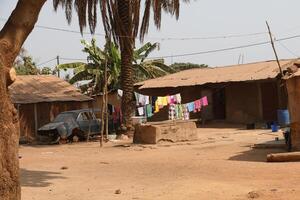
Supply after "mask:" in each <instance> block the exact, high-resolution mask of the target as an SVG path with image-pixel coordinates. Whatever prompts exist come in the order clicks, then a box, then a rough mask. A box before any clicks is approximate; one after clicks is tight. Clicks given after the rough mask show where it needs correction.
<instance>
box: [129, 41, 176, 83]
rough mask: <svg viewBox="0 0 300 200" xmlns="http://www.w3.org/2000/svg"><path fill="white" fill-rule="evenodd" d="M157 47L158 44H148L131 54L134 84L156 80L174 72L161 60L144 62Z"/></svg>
mask: <svg viewBox="0 0 300 200" xmlns="http://www.w3.org/2000/svg"><path fill="white" fill-rule="evenodd" d="M157 47H158V43H154V44H151V43H150V42H148V43H146V44H145V45H143V46H142V47H141V48H139V49H137V50H134V52H133V65H132V66H133V71H134V75H133V80H134V82H139V81H144V80H147V79H151V78H157V77H160V76H164V75H167V74H170V73H174V72H175V70H174V69H172V68H171V67H170V66H167V65H166V64H165V63H164V60H163V59H155V60H146V59H147V57H148V55H149V54H150V53H151V52H152V51H154V50H155V49H156V48H157Z"/></svg>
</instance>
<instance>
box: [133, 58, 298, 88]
mask: <svg viewBox="0 0 300 200" xmlns="http://www.w3.org/2000/svg"><path fill="white" fill-rule="evenodd" d="M297 61H298V60H295V59H293V60H292V59H290V60H281V61H280V64H281V66H282V68H283V69H285V68H286V67H288V66H290V65H293V64H294V63H295V62H297ZM278 73H279V68H278V65H277V62H276V61H264V62H256V63H249V64H241V65H232V66H225V67H214V68H212V67H209V68H202V69H190V70H185V71H181V72H178V73H175V74H170V75H166V76H164V77H160V78H156V79H150V80H147V81H143V82H140V83H137V84H136V86H140V87H139V89H150V88H165V87H170V88H175V87H181V86H194V85H204V84H207V83H225V82H241V81H254V80H264V79H273V78H275V77H276V76H277V75H278Z"/></svg>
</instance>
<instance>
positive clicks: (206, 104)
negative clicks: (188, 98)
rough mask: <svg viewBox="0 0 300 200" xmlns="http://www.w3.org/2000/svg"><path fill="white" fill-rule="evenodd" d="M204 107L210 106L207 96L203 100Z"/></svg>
mask: <svg viewBox="0 0 300 200" xmlns="http://www.w3.org/2000/svg"><path fill="white" fill-rule="evenodd" d="M201 102H202V106H208V100H207V96H205V97H202V98H201Z"/></svg>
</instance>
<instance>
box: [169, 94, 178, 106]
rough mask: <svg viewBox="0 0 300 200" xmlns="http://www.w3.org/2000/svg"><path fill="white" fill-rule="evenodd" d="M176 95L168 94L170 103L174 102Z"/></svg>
mask: <svg viewBox="0 0 300 200" xmlns="http://www.w3.org/2000/svg"><path fill="white" fill-rule="evenodd" d="M176 103H177V102H176V96H174V95H172V96H170V104H176Z"/></svg>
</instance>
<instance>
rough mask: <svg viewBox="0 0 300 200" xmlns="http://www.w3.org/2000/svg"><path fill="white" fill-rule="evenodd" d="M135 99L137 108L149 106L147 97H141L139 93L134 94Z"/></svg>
mask: <svg viewBox="0 0 300 200" xmlns="http://www.w3.org/2000/svg"><path fill="white" fill-rule="evenodd" d="M134 96H135V99H136V105H137V106H144V105H147V104H149V96H146V95H142V94H139V93H136V92H135V93H134Z"/></svg>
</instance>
